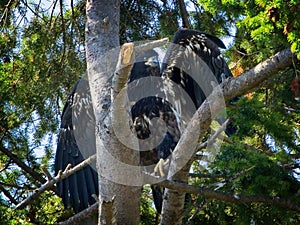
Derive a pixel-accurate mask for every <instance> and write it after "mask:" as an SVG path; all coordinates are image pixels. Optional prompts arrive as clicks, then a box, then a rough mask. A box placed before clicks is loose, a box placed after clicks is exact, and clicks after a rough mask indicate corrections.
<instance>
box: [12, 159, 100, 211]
mask: <svg viewBox="0 0 300 225" xmlns="http://www.w3.org/2000/svg"><path fill="white" fill-rule="evenodd" d="M96 158H97V157H96V154H95V155H92V156H90V157H89V158H87V159H86V160H84V161H82V162H81V163H79V164H78V165H76V166H75V167H73V168H70V164H69V165H68V166H67V167H66V169H65V171H63V172H62V171H59V172H58V174H57V176H56V177H53V179H51V180H49V181H47V182H46V183H44V184H43V185H42V186H41V187H40V188H39V189H37V190H35V191H34V193H33V194H32V195H30V196H29V197H28V198H26V199H24V200H23V201H22V202H20V203H19V204H18V205H17V206H16V209H23V208H24V207H25V206H27V205H29V204H30V203H31V202H32V201H34V200H35V199H37V198H38V197H39V195H40V194H42V193H43V192H44V191H46V190H48V189H49V188H51V187H52V186H53V185H54V184H56V183H58V182H59V181H61V180H63V179H65V178H67V177H68V176H70V175H72V174H73V173H75V172H77V171H79V170H81V169H82V168H84V167H86V166H88V165H90V164H91V163H93V162H95V161H96Z"/></svg>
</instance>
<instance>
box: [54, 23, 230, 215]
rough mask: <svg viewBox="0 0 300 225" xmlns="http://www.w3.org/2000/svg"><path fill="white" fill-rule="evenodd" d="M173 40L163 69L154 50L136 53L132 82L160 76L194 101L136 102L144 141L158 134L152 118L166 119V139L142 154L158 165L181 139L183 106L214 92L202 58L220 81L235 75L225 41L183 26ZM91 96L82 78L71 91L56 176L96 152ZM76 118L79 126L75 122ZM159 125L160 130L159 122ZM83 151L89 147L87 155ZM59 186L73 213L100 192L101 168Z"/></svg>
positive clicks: (135, 117)
mask: <svg viewBox="0 0 300 225" xmlns="http://www.w3.org/2000/svg"><path fill="white" fill-rule="evenodd" d="M171 43H172V45H170V47H169V48H168V50H167V52H166V55H165V57H164V60H163V65H162V68H160V66H159V60H158V54H157V52H155V51H153V50H151V51H148V52H145V53H143V54H142V55H140V56H138V57H137V58H138V60H137V62H136V63H135V64H134V66H133V68H132V71H131V75H130V77H129V80H128V84H130V83H132V82H136V81H138V82H137V83H136V85H141V87H142V86H143V84H142V82H143V79H141V78H145V77H149V76H150V77H159V78H161V79H162V80H164V81H166V82H163V84H162V86H161V87H160V88H163V89H165V90H174V89H173V86H174V84H177V85H178V86H179V87H180V88H181V89H182V90H183V91H184V92H186V93H187V95H188V97H189V98H190V99H191V101H188V100H187V99H186V97H183V95H182V96H181V95H179V96H178V93H177V95H172V96H171V98H173V99H170V102H168V100H169V99H168V97H167V95H166V96H165V97H166V99H165V98H164V97H163V96H159V95H157V96H148V97H145V98H142V99H140V100H139V101H137V102H136V103H135V105H133V106H132V108H131V116H132V121H133V129H134V131H135V133H136V135H137V137H138V138H139V139H140V140H145V139H147V138H149V136H150V135H151V134H152V135H155V132H159V131H158V130H154V131H153V129H152V128H151V126H152V122H151V121H152V120H153V119H154V118H160V119H161V120H160V121H163V122H164V126H162V127H164V129H165V130H164V131H163V132H164V136H163V138H162V139H161V140H160V142H159V143H158V144H157V145H156V146H155V147H153V148H152V147H151V148H150V149H149V151H142V152H141V153H140V163H141V165H152V164H156V163H157V162H158V161H159V160H160V159H166V158H168V157H169V156H170V154H171V153H172V151H173V150H174V148H175V147H176V144H177V142H178V140H179V138H180V134H181V129H182V121H181V120H184V119H185V118H188V116H187V117H185V115H184V114H185V112H184V111H185V110H184V109H185V107H189V106H188V105H187V104H190V105H191V104H192V105H193V107H194V109H197V108H198V107H199V106H200V105H201V104H202V103H203V101H204V100H205V99H206V97H207V96H208V95H209V94H210V93H211V92H212V90H213V85H212V83H211V81H210V80H206V77H205V76H204V74H202V73H201V71H202V67H203V64H201V63H200V64H199V63H198V62H199V59H201V60H202V61H203V62H204V63H205V64H206V65H207V66H208V68H209V70H210V71H211V72H212V74H213V75H214V77H215V80H216V82H217V83H221V82H222V81H223V80H224V79H226V78H228V77H231V76H232V74H231V72H230V70H229V69H228V66H227V64H226V62H225V60H224V59H223V57H222V56H221V53H220V51H219V48H225V45H224V44H223V42H222V41H221V40H220V39H218V38H217V37H215V36H212V35H209V34H205V33H202V32H199V31H195V30H188V29H182V30H178V31H177V32H176V33H175V35H174V38H173V40H172V42H171ZM174 46H177V47H178V46H179V48H175V47H174ZM201 60H200V61H201ZM190 73H192V74H190ZM198 78H199V79H198ZM195 79H196V80H195ZM199 82H200V83H199ZM79 87H80V88H79ZM179 93H181V92H180V91H179ZM90 99H91V97H90V92H89V87H88V82H87V81H85V80H83V79H81V80H80V81H78V82H77V83H76V85H75V88H74V89H73V90H72V91H71V93H70V96H69V97H68V100H67V102H66V105H65V107H64V110H63V113H62V119H61V129H60V133H59V140H58V145H57V151H56V157H55V174H57V173H58V171H59V170H64V169H65V167H66V166H67V164H69V163H71V164H72V166H75V165H77V164H78V163H80V162H81V161H83V159H84V158H86V157H88V156H90V155H92V154H95V153H96V147H95V123H94V121H95V119H94V115H93V109H92V105H91V101H90ZM129 99H130V96H129ZM193 107H192V108H193ZM193 112H194V111H193ZM78 118H80V119H78ZM74 120H76V121H77V122H78V123H79V124H77V125H76V126H75V125H74ZM78 120H79V121H78ZM186 122H188V121H186ZM156 129H160V126H158V128H157V127H156ZM153 133H154V134H153ZM78 140H80V141H78ZM79 142H80V144H79ZM79 145H82V146H79ZM82 149H84V151H85V154H84V155H83V154H82V152H81V150H82ZM57 188H58V193H59V195H60V196H61V197H62V200H63V203H64V205H65V206H69V205H71V206H72V207H73V209H74V211H75V212H79V211H81V210H83V209H85V208H87V207H88V206H89V205H91V204H93V203H94V202H95V200H94V199H93V198H92V194H96V195H98V177H97V172H96V171H95V170H94V169H93V168H92V167H91V166H87V167H85V168H84V169H83V170H81V171H78V172H76V173H75V174H73V175H71V176H70V177H68V178H67V179H65V180H62V181H61V182H59V183H58V184H57ZM152 191H153V196H154V203H155V206H156V209H157V211H158V212H159V213H160V212H161V207H162V192H161V190H160V189H159V188H157V187H156V186H153V190H152Z"/></svg>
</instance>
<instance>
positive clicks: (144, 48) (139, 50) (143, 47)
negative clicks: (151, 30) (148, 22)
mask: <svg viewBox="0 0 300 225" xmlns="http://www.w3.org/2000/svg"><path fill="white" fill-rule="evenodd" d="M168 41H169V39H168V38H163V39H160V40H156V41H152V42H149V43H146V44H142V45H139V46H136V47H135V52H136V53H137V54H140V53H142V52H144V51H147V50H151V49H154V48H157V47H160V46H163V45H165V44H167V43H168Z"/></svg>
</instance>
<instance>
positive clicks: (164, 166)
mask: <svg viewBox="0 0 300 225" xmlns="http://www.w3.org/2000/svg"><path fill="white" fill-rule="evenodd" d="M169 164H170V159H169V158H167V159H162V158H161V159H160V160H159V161H158V163H157V164H156V166H155V167H154V175H155V176H158V177H165V176H166V173H167V172H168V169H169Z"/></svg>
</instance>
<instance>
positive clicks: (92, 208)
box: [59, 202, 99, 225]
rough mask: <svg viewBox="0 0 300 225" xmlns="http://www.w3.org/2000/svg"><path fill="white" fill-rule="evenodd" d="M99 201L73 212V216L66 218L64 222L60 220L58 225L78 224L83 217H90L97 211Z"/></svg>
mask: <svg viewBox="0 0 300 225" xmlns="http://www.w3.org/2000/svg"><path fill="white" fill-rule="evenodd" d="M98 207H99V202H96V203H94V204H93V205H91V206H90V207H88V208H86V209H85V210H83V211H81V212H79V213H77V214H75V215H74V216H72V217H70V218H69V219H68V220H66V221H64V222H60V223H59V225H75V224H79V223H80V222H81V221H83V220H84V219H86V218H88V217H90V216H91V215H93V214H95V213H96V212H97V211H98Z"/></svg>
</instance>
